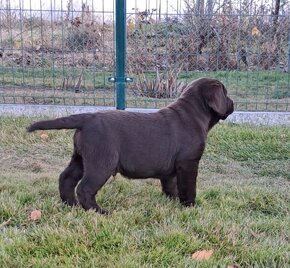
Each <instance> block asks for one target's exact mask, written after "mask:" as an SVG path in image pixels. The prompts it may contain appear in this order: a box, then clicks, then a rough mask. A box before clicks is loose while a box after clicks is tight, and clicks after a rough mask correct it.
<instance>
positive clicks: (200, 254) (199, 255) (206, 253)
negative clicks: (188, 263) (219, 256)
mask: <svg viewBox="0 0 290 268" xmlns="http://www.w3.org/2000/svg"><path fill="white" fill-rule="evenodd" d="M212 254H213V251H212V250H200V251H196V252H194V253H193V254H192V256H191V258H192V259H193V260H196V261H205V260H208V259H209V258H210V257H211V255H212Z"/></svg>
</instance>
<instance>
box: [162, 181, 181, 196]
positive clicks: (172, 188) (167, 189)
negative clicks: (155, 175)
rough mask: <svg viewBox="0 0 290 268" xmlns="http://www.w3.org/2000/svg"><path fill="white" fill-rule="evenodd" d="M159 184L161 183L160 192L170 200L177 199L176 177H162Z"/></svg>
mask: <svg viewBox="0 0 290 268" xmlns="http://www.w3.org/2000/svg"><path fill="white" fill-rule="evenodd" d="M160 182H161V187H162V192H163V193H164V194H165V195H166V196H168V197H170V198H176V197H178V190H177V178H176V176H168V177H163V178H161V179H160Z"/></svg>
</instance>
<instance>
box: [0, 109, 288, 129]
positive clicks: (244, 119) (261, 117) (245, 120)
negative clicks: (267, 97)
mask: <svg viewBox="0 0 290 268" xmlns="http://www.w3.org/2000/svg"><path fill="white" fill-rule="evenodd" d="M98 110H115V107H107V106H69V105H31V104H0V116H5V117H20V116H25V117H60V116H67V115H71V114H77V113H91V112H96V111H98ZM126 110H127V111H134V112H156V111H157V110H158V109H145V108H127V109H126ZM226 121H227V122H231V123H236V124H251V125H266V126H282V125H283V126H288V127H290V112H239V111H236V112H234V113H233V114H231V115H230V116H229V117H228V118H227V120H226Z"/></svg>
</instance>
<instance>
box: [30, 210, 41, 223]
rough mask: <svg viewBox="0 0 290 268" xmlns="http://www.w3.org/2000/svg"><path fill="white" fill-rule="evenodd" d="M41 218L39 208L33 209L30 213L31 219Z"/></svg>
mask: <svg viewBox="0 0 290 268" xmlns="http://www.w3.org/2000/svg"><path fill="white" fill-rule="evenodd" d="M40 218H41V211H40V210H33V211H32V212H31V213H30V219H31V220H33V221H37V220H39V219H40Z"/></svg>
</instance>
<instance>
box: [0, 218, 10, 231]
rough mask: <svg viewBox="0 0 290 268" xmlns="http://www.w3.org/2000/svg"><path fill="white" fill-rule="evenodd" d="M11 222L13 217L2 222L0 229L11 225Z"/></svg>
mask: <svg viewBox="0 0 290 268" xmlns="http://www.w3.org/2000/svg"><path fill="white" fill-rule="evenodd" d="M10 223H11V218H10V219H8V220H7V221H4V222H2V223H1V224H0V229H2V228H4V227H5V226H7V225H9V224H10Z"/></svg>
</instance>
